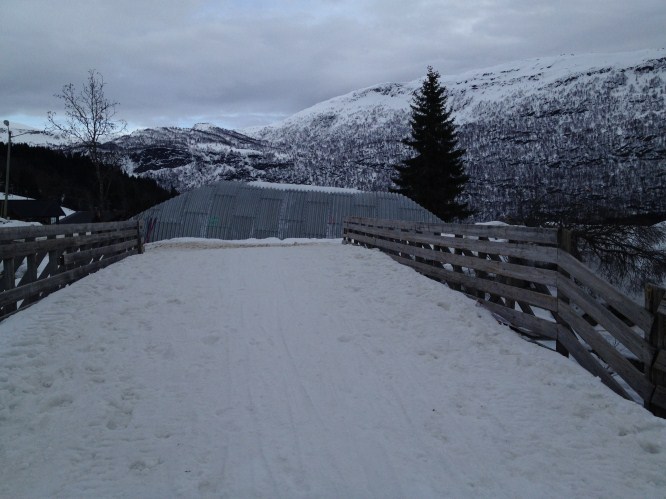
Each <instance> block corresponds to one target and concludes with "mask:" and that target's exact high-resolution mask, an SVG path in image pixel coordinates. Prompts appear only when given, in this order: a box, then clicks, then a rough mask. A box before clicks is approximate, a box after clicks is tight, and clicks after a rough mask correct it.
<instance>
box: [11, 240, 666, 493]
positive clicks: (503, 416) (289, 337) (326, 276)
mask: <svg viewBox="0 0 666 499" xmlns="http://www.w3.org/2000/svg"><path fill="white" fill-rule="evenodd" d="M311 243H312V242H311ZM337 243H339V241H338V242H337ZM337 243H336V244H330V243H312V244H302V242H299V241H293V242H288V243H287V244H288V246H280V245H278V244H277V243H275V244H273V245H269V246H264V247H256V246H254V245H250V246H245V247H234V245H232V244H229V243H222V242H218V243H217V244H215V243H210V242H207V243H206V244H199V243H198V242H197V240H185V241H172V242H171V243H169V244H166V243H164V244H159V245H153V246H152V247H149V248H148V251H147V252H146V254H144V255H137V256H133V257H130V258H127V259H126V260H124V261H122V262H121V263H118V264H115V265H112V266H111V267H108V268H106V269H104V270H101V271H99V272H97V273H96V274H93V275H92V276H89V277H87V278H85V279H83V280H81V281H79V282H77V283H75V284H73V285H72V286H69V287H67V288H65V289H63V290H61V291H58V292H56V293H54V294H52V295H51V296H49V297H48V298H46V299H45V300H43V301H41V302H40V303H38V304H36V305H34V306H33V307H31V308H29V309H27V310H26V311H24V312H21V313H19V314H16V315H14V316H12V317H10V318H8V319H7V320H5V321H4V322H3V323H2V324H0V496H1V497H13V498H15V497H198V496H204V497H207V496H213V497H271V498H273V497H284V498H295V497H323V498H326V497H331V498H341V497H345V498H352V497H365V498H369V497H377V498H391V497H406V498H415V497H418V498H425V497H493V498H497V497H507V498H508V497H511V498H514V497H539V498H543V497H558V498H561V497H605V498H608V497H618V498H620V497H621V498H627V497H641V498H643V497H664V495H665V491H666V475H664V463H665V462H666V422H665V421H663V420H660V419H657V418H655V417H653V416H652V415H651V414H649V413H648V412H647V411H645V410H644V409H643V408H642V407H640V406H639V405H637V404H635V403H632V402H628V401H626V400H623V399H621V398H620V397H618V396H616V395H614V394H613V393H611V392H610V391H609V390H608V389H607V388H605V387H604V386H603V385H602V384H601V383H600V382H599V381H598V380H597V379H595V378H593V377H592V376H591V375H589V374H588V373H587V372H585V371H584V370H582V369H581V368H580V367H578V366H577V365H576V364H575V363H573V362H572V361H570V360H568V359H566V358H564V357H562V356H559V355H557V354H556V353H553V352H550V351H548V350H546V349H544V348H541V347H539V346H537V345H534V344H532V343H529V342H527V341H524V340H522V339H521V338H519V337H518V336H517V335H516V334H514V333H513V332H511V331H510V330H509V329H507V328H506V327H503V326H501V325H499V324H498V323H497V322H495V321H494V320H493V319H492V318H491V316H490V314H489V313H488V312H486V311H485V310H484V309H482V308H480V307H478V306H477V305H476V304H475V303H474V302H473V301H471V300H469V299H467V298H465V297H464V296H463V295H461V294H457V293H456V292H454V291H451V290H449V289H448V288H446V287H445V286H443V285H441V284H439V283H436V282H434V281H432V280H429V279H427V278H424V277H422V276H419V275H418V274H416V273H415V272H413V271H412V270H410V269H409V268H407V267H404V266H401V265H399V264H397V263H395V262H393V261H392V260H391V259H390V258H389V257H388V256H386V255H384V254H382V253H379V252H378V251H372V250H367V249H362V248H359V247H353V246H344V245H341V244H337Z"/></svg>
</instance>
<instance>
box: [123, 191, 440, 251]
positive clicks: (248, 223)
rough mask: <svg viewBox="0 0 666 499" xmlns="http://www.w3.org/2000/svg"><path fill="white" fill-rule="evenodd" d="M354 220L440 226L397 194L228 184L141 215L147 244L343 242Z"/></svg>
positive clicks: (416, 205)
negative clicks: (187, 240)
mask: <svg viewBox="0 0 666 499" xmlns="http://www.w3.org/2000/svg"><path fill="white" fill-rule="evenodd" d="M348 216H359V217H370V218H384V219H393V220H409V221H417V222H440V220H439V219H438V218H437V217H435V215H433V214H432V213H430V212H429V211H427V210H426V209H425V208H423V207H421V206H419V205H418V204H417V203H415V202H414V201H412V200H411V199H409V198H407V197H405V196H402V195H400V194H396V193H391V192H364V191H356V190H353V189H334V188H329V187H321V188H317V187H313V186H292V185H283V184H269V183H265V182H262V183H256V184H255V183H244V182H232V181H222V182H218V183H216V184H212V185H207V186H204V187H200V188H198V189H195V190H192V191H188V192H186V193H184V194H181V195H180V196H177V197H175V198H172V199H170V200H168V201H165V202H163V203H161V204H158V205H156V206H153V207H152V208H150V209H148V210H146V211H144V212H143V213H140V214H139V215H137V216H135V217H134V219H138V220H143V221H144V231H145V232H144V234H145V236H146V241H147V242H152V241H159V240H162V239H172V238H176V237H202V238H211V239H226V240H235V239H252V238H257V239H263V238H267V237H277V238H279V239H287V238H316V239H324V238H340V237H342V223H343V220H344V218H346V217H348Z"/></svg>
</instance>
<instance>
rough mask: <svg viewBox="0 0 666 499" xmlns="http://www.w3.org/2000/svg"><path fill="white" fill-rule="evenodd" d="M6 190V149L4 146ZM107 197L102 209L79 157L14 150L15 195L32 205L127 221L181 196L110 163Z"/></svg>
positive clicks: (0, 153)
mask: <svg viewBox="0 0 666 499" xmlns="http://www.w3.org/2000/svg"><path fill="white" fill-rule="evenodd" d="M0 158H1V160H2V161H1V162H0V165H2V168H0V171H2V175H1V176H0V177H2V178H3V188H4V171H5V165H6V163H5V161H6V158H7V145H6V144H0ZM103 178H104V188H105V191H106V196H105V200H104V204H105V205H106V206H100V203H99V200H98V195H97V192H98V184H97V178H96V176H95V170H94V168H93V165H92V163H91V161H90V159H89V158H87V157H86V156H84V155H82V154H79V153H66V152H62V151H57V150H53V149H49V148H46V147H35V146H28V145H26V144H12V148H11V161H10V173H9V187H10V189H9V191H10V193H11V194H17V195H19V196H25V197H30V198H34V199H48V200H53V201H57V202H58V203H60V204H61V205H62V206H65V207H67V208H70V209H73V210H77V211H95V210H97V209H98V208H99V209H102V210H104V211H107V212H111V213H113V218H115V219H117V220H124V219H128V218H130V217H132V216H133V215H136V214H137V213H140V212H142V211H144V210H146V209H148V208H150V207H151V206H153V205H155V204H157V203H161V202H162V201H166V200H167V199H169V198H171V197H173V196H174V195H175V194H177V193H176V192H175V191H173V190H172V191H171V192H169V191H168V190H165V189H164V188H162V187H160V186H159V185H158V184H157V182H155V181H154V180H152V179H146V178H139V177H132V176H130V175H127V174H126V173H125V172H123V171H122V169H121V168H120V167H119V166H118V165H113V163H112V162H110V163H109V164H107V165H106V166H104V171H103Z"/></svg>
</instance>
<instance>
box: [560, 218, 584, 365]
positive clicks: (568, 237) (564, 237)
mask: <svg viewBox="0 0 666 499" xmlns="http://www.w3.org/2000/svg"><path fill="white" fill-rule="evenodd" d="M557 245H558V248H559V251H565V252H567V253H569V254H570V255H571V256H573V257H576V258H578V242H577V241H576V234H575V232H574V231H572V230H569V229H560V230H559V231H558V232H557ZM560 272H562V270H561V269H560ZM564 274H565V275H566V276H567V277H568V276H569V274H567V273H566V272H565V273H564ZM557 299H558V300H562V301H563V302H564V303H569V299H568V298H566V297H562V296H560V290H559V289H558V290H557ZM554 315H555V320H556V321H557V322H558V323H559V324H561V325H563V326H564V327H566V328H568V329H569V330H571V327H570V326H569V325H568V324H566V322H564V321H563V320H562V319H561V318H560V316H559V314H554ZM555 350H557V352H558V353H559V354H561V355H564V356H565V357H568V356H569V350H567V348H566V347H565V346H564V345H563V344H562V342H560V341H559V340H556V341H555Z"/></svg>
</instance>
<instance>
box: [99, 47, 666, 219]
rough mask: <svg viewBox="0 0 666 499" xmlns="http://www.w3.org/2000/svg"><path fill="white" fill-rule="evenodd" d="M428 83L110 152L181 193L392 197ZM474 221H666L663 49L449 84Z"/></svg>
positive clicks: (379, 89)
mask: <svg viewBox="0 0 666 499" xmlns="http://www.w3.org/2000/svg"><path fill="white" fill-rule="evenodd" d="M421 81H422V79H417V80H413V81H411V82H402V83H392V82H387V83H381V84H378V85H373V86H370V87H365V88H362V89H358V90H355V91H353V92H349V93H347V94H345V95H341V96H336V97H333V98H331V99H328V100H326V101H323V102H320V103H317V104H315V105H313V106H311V107H309V108H307V109H304V110H302V111H299V112H297V113H295V114H294V115H292V116H290V117H287V118H285V119H284V120H282V121H280V122H277V123H273V124H270V125H266V126H261V127H251V128H246V129H238V130H235V131H233V130H226V129H223V128H220V127H216V126H214V125H210V124H198V125H195V126H194V127H192V128H177V127H163V128H155V129H145V130H138V131H135V132H132V133H131V134H128V135H125V136H122V137H118V138H116V139H114V140H113V141H111V142H109V143H107V144H106V145H105V147H107V148H108V149H113V150H116V151H118V152H119V153H120V154H121V155H122V156H123V158H124V161H123V163H124V168H125V170H126V171H127V172H128V173H133V174H136V175H139V176H146V177H150V178H154V179H155V180H157V181H158V182H159V183H160V184H162V185H163V186H165V187H167V188H171V187H175V188H176V189H178V190H180V191H186V190H189V189H193V188H196V187H198V186H201V185H206V184H209V183H212V182H216V181H218V180H239V181H256V180H260V181H267V182H282V183H291V184H311V185H322V186H331V187H345V188H357V189H362V190H387V189H388V188H390V187H391V177H392V175H394V165H396V164H397V163H399V162H400V161H402V160H403V159H405V158H406V157H408V156H409V154H410V150H409V149H408V148H407V147H406V146H404V145H403V144H402V140H403V139H404V138H406V137H407V136H408V134H409V116H410V108H409V105H410V101H411V98H412V94H413V92H414V91H415V90H417V89H418V88H419V87H420V85H421ZM441 83H442V84H443V85H444V86H446V88H447V90H448V94H449V106H450V107H451V109H452V112H453V116H454V120H455V123H456V124H457V131H458V137H459V144H460V146H461V148H463V149H465V150H466V154H465V156H464V162H465V165H466V169H467V173H468V174H469V175H470V177H471V180H470V183H469V184H468V189H467V193H466V197H467V199H466V200H467V201H468V202H469V203H470V205H471V206H472V207H474V208H475V209H476V210H477V220H491V219H506V220H514V221H524V220H526V219H528V218H529V217H530V216H533V215H534V214H535V213H537V212H540V211H545V212H551V213H555V214H558V212H559V213H560V214H561V213H562V212H563V211H565V210H572V209H575V210H584V211H586V212H590V213H592V214H604V213H609V212H612V213H613V215H614V216H620V215H621V216H629V215H641V214H645V213H661V214H663V215H664V216H665V217H666V50H665V49H650V50H641V51H636V52H623V53H615V54H584V55H577V56H575V55H566V54H562V55H559V56H553V57H540V58H534V59H528V60H523V61H513V62H508V63H502V64H498V65H495V66H492V67H490V68H485V69H480V70H475V71H467V72H465V73H462V74H459V75H443V76H442V77H441Z"/></svg>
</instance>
